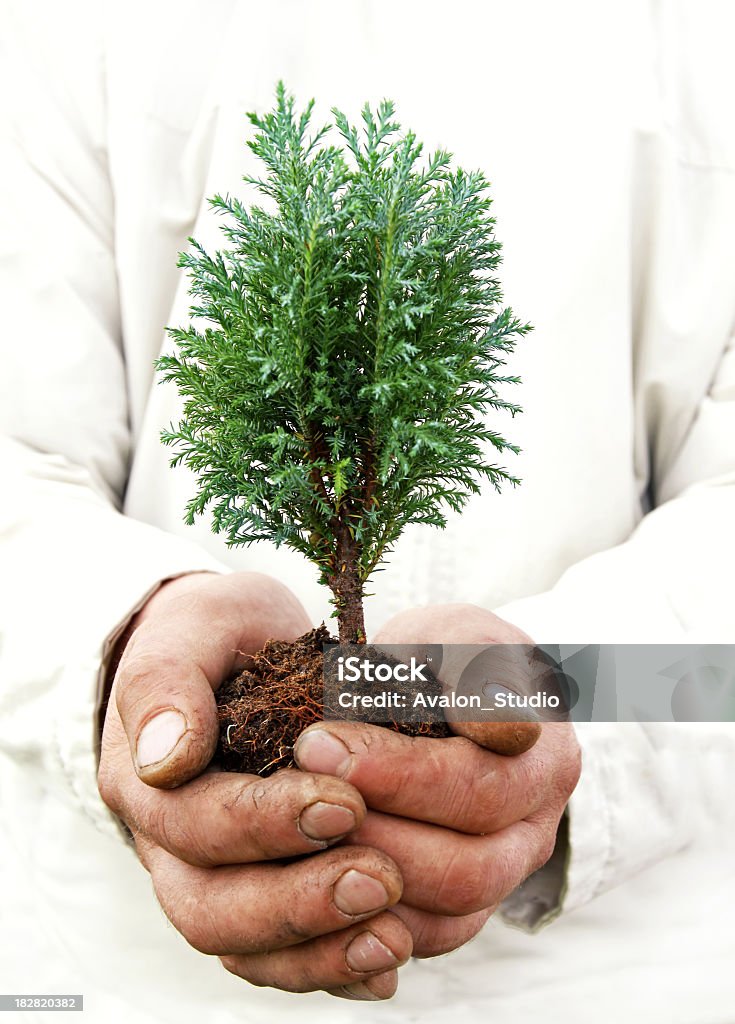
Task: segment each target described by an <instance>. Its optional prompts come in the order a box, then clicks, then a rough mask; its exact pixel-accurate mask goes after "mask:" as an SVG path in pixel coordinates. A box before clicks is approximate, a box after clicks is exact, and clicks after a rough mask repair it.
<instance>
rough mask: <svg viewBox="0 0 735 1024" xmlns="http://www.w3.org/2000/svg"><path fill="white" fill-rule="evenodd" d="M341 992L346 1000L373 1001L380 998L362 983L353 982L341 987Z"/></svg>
mask: <svg viewBox="0 0 735 1024" xmlns="http://www.w3.org/2000/svg"><path fill="white" fill-rule="evenodd" d="M341 991H342V992H343V993H344V995H346V996H347V998H348V999H370V1000H372V1001H375V1000H376V999H380V998H381V997H380V996H378V995H376V994H375V992H373V991H372V989H369V988H368V987H367V985H366V984H365V982H364V981H355V982H353V983H352V985H342V986H341Z"/></svg>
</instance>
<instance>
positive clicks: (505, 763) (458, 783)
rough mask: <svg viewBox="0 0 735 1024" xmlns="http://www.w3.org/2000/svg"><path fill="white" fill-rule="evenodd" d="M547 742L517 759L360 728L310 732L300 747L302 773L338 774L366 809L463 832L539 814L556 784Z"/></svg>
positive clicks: (322, 727)
mask: <svg viewBox="0 0 735 1024" xmlns="http://www.w3.org/2000/svg"><path fill="white" fill-rule="evenodd" d="M547 747H548V744H545V743H543V742H539V743H538V744H537V745H536V746H535V747H533V748H532V749H531V750H529V751H528V752H527V753H525V754H521V755H520V756H519V757H515V758H507V757H501V756H499V755H497V754H493V753H490V752H489V751H487V750H482V749H480V748H479V747H478V746H476V745H475V744H473V743H470V742H469V741H468V740H467V739H464V738H461V737H456V738H452V739H439V740H437V739H427V738H426V737H422V736H404V735H402V734H400V733H397V732H394V731H393V730H392V729H384V728H381V727H380V726H374V725H364V724H362V723H357V722H329V723H324V724H322V723H319V724H317V725H314V726H310V727H309V728H308V729H306V730H305V731H304V732H303V733H302V734H301V736H300V737H299V739H298V741H297V743H296V745H295V747H294V758H295V760H296V763H297V764H298V765H299V767H300V768H301V769H303V770H304V771H309V772H323V773H326V774H333V775H336V776H337V777H338V778H342V779H344V780H345V781H347V782H350V783H351V784H352V785H353V786H355V787H356V788H357V789H358V790H359V791H360V792H361V793H362V795H363V797H364V798H365V802H366V804H367V805H368V807H373V808H375V809H376V810H380V811H385V812H389V813H391V814H397V815H402V816H404V817H409V818H414V819H417V820H420V821H428V822H433V823H434V824H437V825H445V826H446V827H448V828H452V829H457V830H459V831H462V832H471V833H479V832H489V831H494V830H497V829H500V828H504V827H505V826H506V825H509V824H511V822H514V821H518V820H519V819H521V818H525V817H527V816H528V815H529V814H531V813H532V812H533V811H535V810H536V809H538V808H539V807H540V806H541V804H542V803H543V801H544V800H545V798H546V795H547V793H548V792H549V788H550V786H552V784H553V778H552V773H551V772H549V770H548V764H547V757H548V749H547Z"/></svg>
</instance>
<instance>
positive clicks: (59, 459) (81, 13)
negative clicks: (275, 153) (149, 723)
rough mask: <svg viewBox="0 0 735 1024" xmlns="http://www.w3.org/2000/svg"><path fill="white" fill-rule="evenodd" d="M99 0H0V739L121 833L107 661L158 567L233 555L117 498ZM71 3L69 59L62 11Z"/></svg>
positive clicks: (121, 399)
mask: <svg viewBox="0 0 735 1024" xmlns="http://www.w3.org/2000/svg"><path fill="white" fill-rule="evenodd" d="M103 6H104V5H94V4H85V3H79V4H77V5H75V8H74V12H75V13H73V14H70V12H69V8H68V7H66V8H64V7H63V5H55V6H54V5H46V6H45V7H44V26H43V30H41V28H40V27H39V25H37V24H36V15H35V12H34V8H33V5H23V4H11V3H7V4H5V5H4V15H5V14H7V19H6V21H5V22H4V25H3V38H2V44H1V45H2V48H3V52H2V53H0V67H2V69H3V75H4V76H6V77H5V80H4V81H3V82H2V93H3V96H4V97H5V98H6V101H4V110H5V113H4V114H3V115H2V116H3V117H4V121H3V123H1V124H0V137H1V138H2V143H1V144H2V146H3V150H2V153H1V154H0V166H2V168H3V174H4V175H5V180H4V188H5V191H6V195H7V196H9V197H11V201H10V202H6V201H5V197H4V201H3V204H2V210H1V212H0V218H1V220H0V308H2V309H3V324H2V329H1V331H0V353H1V354H0V365H1V366H2V375H1V377H0V380H1V381H2V401H0V474H1V477H2V494H3V500H2V502H0V578H2V581H3V585H2V587H1V588H0V680H1V682H0V749H2V750H3V751H4V752H5V753H6V754H8V755H9V756H10V757H12V758H14V759H16V760H17V761H18V762H19V763H23V764H25V765H27V766H28V768H29V770H35V771H37V772H38V775H39V777H40V778H43V779H44V784H45V785H48V786H49V787H52V788H54V789H56V790H58V791H59V792H60V793H61V794H62V796H63V797H64V798H65V799H66V800H68V801H73V802H74V803H76V804H77V805H81V807H82V808H83V809H84V811H85V813H86V814H87V815H88V816H89V817H90V818H91V819H92V820H93V821H94V822H95V824H96V825H97V826H98V827H99V828H100V829H103V830H105V831H108V832H109V834H110V835H115V836H117V835H119V833H118V830H117V827H116V826H115V824H114V821H113V818H112V815H110V814H109V812H108V811H107V809H106V807H105V806H104V804H103V803H102V801H101V799H100V797H99V795H98V793H97V785H96V759H95V748H96V737H95V728H94V726H95V715H94V711H95V704H96V700H97V677H98V672H99V668H100V664H101V662H102V661H103V659H104V657H105V656H106V654H107V653H108V652H109V647H110V644H111V642H112V641H113V640H114V638H115V636H116V635H117V634H118V633H119V632H120V631H121V629H122V626H123V625H124V623H125V622H126V621H127V620H128V619H129V618H130V616H131V615H132V614H133V613H134V612H135V611H136V610H137V609H138V608H139V607H141V605H142V604H143V603H144V601H145V600H146V598H147V597H148V595H149V594H151V593H152V592H153V591H154V590H155V589H156V587H157V586H158V585H159V584H160V582H161V581H162V580H163V579H166V578H170V577H172V576H176V575H179V574H181V573H184V572H189V571H197V570H212V571H225V567H224V566H222V565H221V564H220V563H219V562H217V561H216V560H214V559H213V558H211V557H210V556H209V555H207V554H206V553H205V552H204V551H203V550H201V549H200V548H199V547H198V546H196V545H195V544H193V543H189V542H187V541H185V540H182V539H180V538H176V537H173V536H171V535H168V534H165V533H163V532H162V531H160V530H157V529H155V528H153V527H151V526H148V525H146V524H143V523H140V522H137V521H135V520H133V519H130V518H128V517H125V516H123V515H121V514H120V512H119V508H120V506H121V499H122V495H123V491H124V487H125V481H126V477H127V471H128V464H129V460H130V452H131V437H130V428H129V422H128V407H127V397H126V376H125V365H124V359H123V349H122V343H121V335H122V325H121V322H120V312H119V303H118V283H117V278H116V271H115V242H114V196H113V194H112V189H111V186H110V182H109V177H108V173H107V157H106V149H105V139H106V132H105V109H104V96H105V82H104V53H103V46H102V37H101V29H100V26H99V24H98V13H99V10H100V8H102V7H103ZM70 16H74V17H76V18H77V19H78V25H77V31H78V33H79V39H78V46H77V47H76V49H75V54H74V59H73V60H72V59H69V57H68V55H67V56H66V59H65V63H64V68H63V73H62V70H61V69H60V68H59V66H58V65H59V61H60V60H61V59H64V55H63V54H59V52H58V51H59V49H61V48H59V47H55V46H54V45H53V40H54V26H53V21H54V18H60V19H63V18H66V17H70ZM61 37H63V38H68V32H66V33H63V34H61Z"/></svg>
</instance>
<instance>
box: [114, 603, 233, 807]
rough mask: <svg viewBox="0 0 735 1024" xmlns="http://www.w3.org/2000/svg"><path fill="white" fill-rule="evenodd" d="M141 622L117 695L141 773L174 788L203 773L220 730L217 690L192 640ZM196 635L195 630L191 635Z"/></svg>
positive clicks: (124, 660)
mask: <svg viewBox="0 0 735 1024" xmlns="http://www.w3.org/2000/svg"><path fill="white" fill-rule="evenodd" d="M156 625H158V623H157V622H155V620H151V621H150V622H148V623H144V624H143V625H141V626H140V627H139V628H138V630H136V632H135V633H134V634H133V636H132V637H131V639H130V641H129V643H128V647H127V648H126V651H125V654H124V655H123V658H122V660H121V662H120V666H119V668H118V670H117V674H116V677H115V685H114V688H113V694H112V696H113V698H114V700H115V703H116V706H117V710H118V713H119V715H120V720H121V722H122V725H123V728H124V730H125V733H126V735H127V738H128V743H129V744H130V753H131V756H132V760H133V765H134V766H135V771H136V773H137V775H138V777H139V778H140V779H141V780H142V781H143V782H145V783H147V784H148V785H150V786H156V787H159V788H163V789H170V788H172V787H174V786H178V785H181V783H183V782H187V781H188V780H189V779H192V778H194V777H195V776H196V775H199V774H201V772H202V771H204V769H205V768H206V766H207V765H208V764H209V762H210V761H211V760H212V757H213V756H214V752H215V749H216V747H217V737H218V734H219V723H218V719H217V705H216V702H215V698H214V690H213V687H212V684H211V683H210V680H209V678H208V677H207V674H206V673H205V672H204V670H203V669H202V667H201V666H200V665H199V664H198V663H197V660H196V658H195V657H194V656H193V655H194V652H193V651H192V650H191V647H190V641H188V642H187V639H186V638H185V637H184V636H182V635H181V634H179V632H178V628H177V629H176V631H175V632H174V631H172V630H171V631H165V630H163V631H162V630H161V629H160V626H159V629H158V630H156V629H155V628H153V627H155V626H156ZM190 635H191V634H190Z"/></svg>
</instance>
